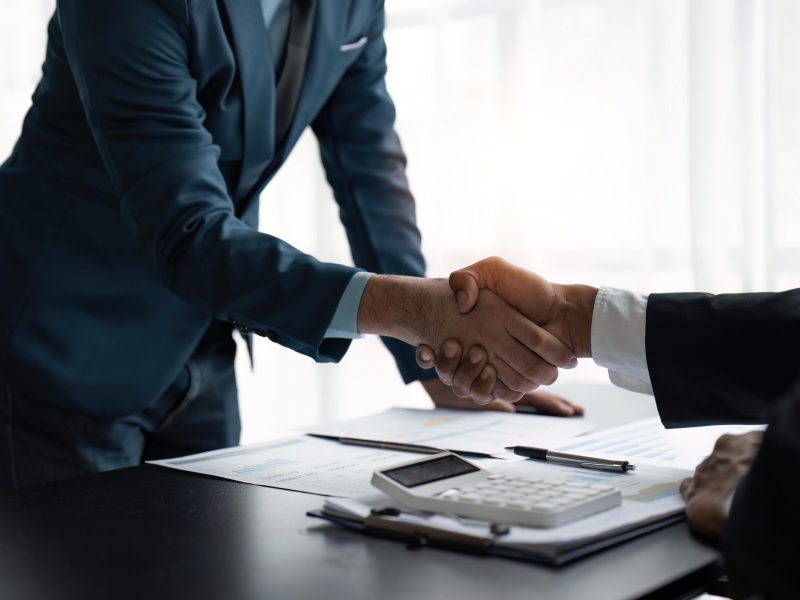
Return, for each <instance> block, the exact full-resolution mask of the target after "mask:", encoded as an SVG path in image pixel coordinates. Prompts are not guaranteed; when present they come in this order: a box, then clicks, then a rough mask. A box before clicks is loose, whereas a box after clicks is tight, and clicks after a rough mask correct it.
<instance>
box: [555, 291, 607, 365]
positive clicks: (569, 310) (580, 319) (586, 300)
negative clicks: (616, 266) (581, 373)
mask: <svg viewBox="0 0 800 600" xmlns="http://www.w3.org/2000/svg"><path fill="white" fill-rule="evenodd" d="M556 289H557V291H558V294H559V296H560V297H561V300H562V307H561V310H562V316H561V318H562V319H563V324H564V333H565V335H566V336H567V338H568V339H569V345H570V347H571V348H572V351H573V352H575V355H576V356H577V357H578V358H590V357H591V356H592V313H593V312H594V301H595V299H596V298H597V288H594V287H591V286H588V285H577V284H575V285H558V284H556ZM565 341H566V340H565Z"/></svg>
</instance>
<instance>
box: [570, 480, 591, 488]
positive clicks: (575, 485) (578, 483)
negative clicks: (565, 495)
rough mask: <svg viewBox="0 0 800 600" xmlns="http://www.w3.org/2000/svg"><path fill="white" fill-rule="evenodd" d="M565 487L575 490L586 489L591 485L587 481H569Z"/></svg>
mask: <svg viewBox="0 0 800 600" xmlns="http://www.w3.org/2000/svg"><path fill="white" fill-rule="evenodd" d="M564 486H565V487H573V488H586V487H589V484H588V483H586V482H585V481H568V482H566V483H565V484H564Z"/></svg>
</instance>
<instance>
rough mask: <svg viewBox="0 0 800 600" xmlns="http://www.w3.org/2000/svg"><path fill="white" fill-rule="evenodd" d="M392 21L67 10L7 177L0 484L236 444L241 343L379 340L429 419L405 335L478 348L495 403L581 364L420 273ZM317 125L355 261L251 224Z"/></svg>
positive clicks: (149, 5) (297, 14) (150, 8)
mask: <svg viewBox="0 0 800 600" xmlns="http://www.w3.org/2000/svg"><path fill="white" fill-rule="evenodd" d="M383 28H384V9H383V2H382V1H380V0H348V1H346V2H345V1H342V2H318V1H315V0H295V1H294V2H292V1H290V0H219V1H217V2H211V1H199V2H194V1H189V0H114V2H108V1H107V0H59V1H58V3H57V9H56V13H55V15H54V17H53V19H52V20H51V22H50V25H49V39H48V46H47V56H46V60H45V63H44V67H43V78H42V80H41V82H40V84H39V86H38V88H37V90H36V92H35V94H34V97H33V106H32V108H31V109H30V111H29V113H28V115H27V117H26V119H25V122H24V125H23V130H22V134H21V136H20V139H19V141H18V143H17V145H16V147H15V148H14V151H13V154H12V155H11V157H10V158H9V159H8V161H7V162H6V163H5V164H4V165H3V166H2V168H0V281H2V282H3V284H2V285H3V293H2V294H0V432H2V433H0V488H6V487H17V486H21V485H26V484H30V483H36V482H40V481H46V480H51V479H56V478H60V477H68V476H73V475H76V474H79V473H83V472H90V471H96V470H102V469H109V468H117V467H122V466H127V465H132V464H137V463H139V462H140V461H141V460H143V459H149V458H155V457H166V456H175V455H178V454H184V453H189V452H195V451H201V450H209V449H213V448H219V447H222V446H230V445H234V444H236V443H237V442H238V436H239V416H238V406H237V398H236V387H235V380H234V374H233V355H234V351H235V345H234V343H233V341H232V338H231V331H232V330H233V329H234V328H238V329H239V331H240V332H242V334H243V335H244V336H245V338H246V339H247V340H248V341H249V340H250V335H252V334H253V333H255V334H257V335H262V336H266V337H268V338H269V339H271V340H272V341H273V342H275V343H279V344H281V345H283V346H286V347H287V348H291V349H292V350H295V351H297V352H301V353H303V354H305V355H307V356H310V357H312V358H313V359H315V360H317V361H320V362H330V361H338V360H339V359H341V357H342V356H343V355H344V353H345V352H346V350H347V348H348V345H349V344H350V341H351V339H353V338H355V337H358V335H359V333H377V334H381V335H384V336H387V337H386V338H385V340H386V345H387V346H388V347H389V349H390V350H391V352H392V353H393V354H394V357H395V360H396V361H397V364H398V367H399V369H400V372H401V374H402V377H403V379H404V380H405V381H406V382H411V381H415V380H424V381H423V384H424V385H425V387H426V389H427V390H428V392H429V393H430V395H431V397H432V398H433V400H434V402H435V403H436V404H438V405H440V406H457V405H459V404H458V403H459V402H460V400H459V399H458V398H457V397H456V396H454V395H453V394H452V392H451V391H450V390H449V388H447V387H446V386H444V385H442V384H441V383H439V382H438V381H435V380H431V379H429V377H430V376H429V375H427V374H426V372H425V371H423V370H421V369H420V368H419V367H418V366H417V365H416V363H415V358H414V351H413V348H411V347H410V346H408V345H407V344H406V343H404V342H407V343H413V344H417V343H420V342H427V343H431V344H433V345H435V346H436V345H438V342H439V341H440V340H442V339H444V336H447V337H456V338H458V339H462V340H463V341H464V343H465V344H467V343H469V341H470V339H473V340H474V339H475V336H476V335H477V334H478V333H481V332H482V333H481V335H482V336H483V337H482V339H481V341H482V342H483V345H484V346H485V347H487V349H490V350H491V351H492V352H493V355H494V356H495V357H496V358H498V359H501V360H499V361H495V362H496V363H497V364H500V365H502V366H501V367H500V368H501V372H499V373H498V375H499V379H500V383H499V384H498V388H497V390H496V394H495V395H496V397H497V398H501V399H503V398H504V399H516V398H519V397H520V396H522V393H521V390H523V389H525V390H527V389H528V388H530V387H531V385H533V384H538V383H550V382H551V381H552V380H553V379H554V377H555V374H556V370H555V368H554V366H553V365H557V366H566V365H568V364H570V363H572V362H574V358H573V357H572V355H571V352H570V351H569V350H568V349H566V348H565V347H564V346H562V345H561V344H560V343H558V342H557V341H555V338H553V337H552V336H549V334H547V332H545V331H544V330H543V329H540V328H537V327H536V326H535V325H532V324H529V325H528V332H527V333H526V336H527V337H525V338H524V339H515V338H512V337H511V336H509V335H508V334H507V333H505V332H506V330H507V327H504V324H507V323H508V322H510V321H514V320H516V321H521V320H523V319H522V317H521V315H520V314H519V313H517V312H516V311H514V310H513V309H512V308H511V307H510V306H508V305H507V304H506V303H505V302H504V301H502V300H501V299H499V298H498V297H494V296H493V297H492V298H490V299H489V300H487V303H491V302H494V303H495V306H494V311H493V312H492V313H491V314H487V315H485V318H482V319H481V320H479V321H478V322H472V321H470V320H469V319H468V318H467V317H463V316H460V315H459V314H458V311H457V310H456V309H455V304H454V303H453V301H452V298H450V297H449V293H448V292H447V285H446V282H444V281H434V280H423V279H421V276H423V275H424V269H425V264H424V260H423V257H422V254H421V252H420V234H419V231H418V229H417V226H416V220H415V208H414V200H413V197H412V196H411V193H410V192H409V188H408V182H407V180H406V176H405V157H404V155H403V152H402V149H401V146H400V143H399V140H398V138H397V135H396V134H395V132H394V128H393V125H394V118H395V110H394V107H393V105H392V102H391V99H390V97H389V95H388V93H387V91H386V86H385V83H384V75H385V73H386V62H385V55H386V47H385V44H384V39H383ZM308 126H310V127H311V128H312V129H313V131H314V133H315V134H316V137H317V139H318V141H319V145H320V150H321V156H322V161H323V163H324V167H325V171H326V173H327V177H328V180H329V182H330V184H331V186H332V187H333V190H334V195H335V198H336V201H337V203H338V204H339V208H340V214H341V220H342V222H343V224H344V226H345V228H346V230H347V235H348V239H349V241H350V245H351V248H352V253H353V258H354V261H355V264H356V265H357V268H354V267H349V266H343V265H336V264H327V263H322V262H320V261H318V260H316V259H314V258H313V257H311V256H308V255H307V254H304V253H302V252H301V251H300V250H298V249H296V248H293V247H292V246H290V245H289V244H287V243H285V242H283V241H282V240H280V239H277V238H275V237H273V236H270V235H266V234H264V233H260V232H258V231H257V214H258V198H259V194H260V192H261V190H262V189H263V188H264V187H265V186H266V185H268V184H269V182H270V180H271V178H272V177H273V176H274V174H275V173H276V171H277V170H278V169H279V168H280V166H281V165H282V164H283V162H284V160H285V159H286V157H287V155H288V154H289V152H290V150H291V149H292V147H293V145H294V144H295V142H296V141H297V139H298V137H299V136H300V134H301V133H302V131H303V130H304V129H305V128H306V127H308ZM373 273H377V274H392V275H394V276H386V275H372V274H373ZM520 327H524V325H520ZM470 336H472V337H470ZM533 350H536V353H534V352H533ZM523 401H526V402H529V403H533V404H537V405H539V406H543V407H545V408H550V409H553V410H555V411H557V412H559V411H560V412H562V413H563V414H572V413H573V412H575V411H576V410H578V409H576V408H575V407H572V406H571V405H569V404H568V403H563V402H561V401H559V400H557V399H553V398H548V397H538V398H537V397H536V396H533V395H526V396H524V398H523ZM509 406H510V405H508V404H502V403H497V402H495V404H494V407H495V408H502V409H509Z"/></svg>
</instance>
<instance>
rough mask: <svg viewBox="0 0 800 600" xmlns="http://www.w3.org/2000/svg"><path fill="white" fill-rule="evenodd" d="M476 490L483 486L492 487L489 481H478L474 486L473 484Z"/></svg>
mask: <svg viewBox="0 0 800 600" xmlns="http://www.w3.org/2000/svg"><path fill="white" fill-rule="evenodd" d="M473 487H474V488H475V489H476V490H482V489H484V488H488V487H492V484H491V483H479V484H478V485H476V486H473Z"/></svg>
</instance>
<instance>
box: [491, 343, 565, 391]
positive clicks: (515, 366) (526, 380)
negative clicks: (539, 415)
mask: <svg viewBox="0 0 800 600" xmlns="http://www.w3.org/2000/svg"><path fill="white" fill-rule="evenodd" d="M496 352H497V357H496V358H493V359H492V363H493V364H494V366H495V368H496V369H497V376H498V377H499V378H500V380H501V381H503V383H505V384H506V385H507V386H508V387H509V388H511V389H512V390H514V391H517V392H522V393H525V392H531V391H533V390H535V389H536V388H538V387H539V386H540V385H550V384H552V383H554V382H555V380H556V379H558V368H557V367H554V366H553V365H551V364H550V363H548V362H547V361H545V360H542V359H541V358H540V357H539V356H538V355H537V354H536V353H534V352H531V351H530V350H529V349H528V348H527V347H525V346H523V345H522V344H521V343H519V342H518V341H517V340H516V339H514V338H511V337H509V338H508V339H506V340H503V342H502V345H501V346H500V347H499V348H497V350H496ZM500 363H503V364H504V365H505V367H507V368H503V367H501V365H500Z"/></svg>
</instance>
